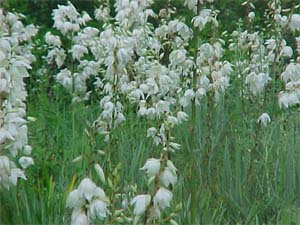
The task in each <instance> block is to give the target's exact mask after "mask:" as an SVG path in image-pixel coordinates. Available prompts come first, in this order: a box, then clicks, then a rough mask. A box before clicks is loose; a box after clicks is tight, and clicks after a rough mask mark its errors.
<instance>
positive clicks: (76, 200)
mask: <svg viewBox="0 0 300 225" xmlns="http://www.w3.org/2000/svg"><path fill="white" fill-rule="evenodd" d="M85 201H86V200H85V198H84V196H83V195H82V193H81V192H80V191H79V190H78V189H75V190H73V191H71V192H70V194H69V196H68V198H67V204H66V206H67V207H68V208H81V207H82V206H83V205H84V204H85Z"/></svg>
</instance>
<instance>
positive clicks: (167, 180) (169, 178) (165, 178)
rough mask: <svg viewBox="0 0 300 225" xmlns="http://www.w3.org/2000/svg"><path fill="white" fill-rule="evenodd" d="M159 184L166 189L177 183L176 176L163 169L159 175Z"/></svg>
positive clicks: (166, 168)
mask: <svg viewBox="0 0 300 225" xmlns="http://www.w3.org/2000/svg"><path fill="white" fill-rule="evenodd" d="M160 182H161V183H162V184H163V185H164V186H165V187H168V186H169V185H170V184H172V185H174V184H175V183H176V182H177V175H176V173H174V171H172V169H170V168H169V167H165V169H164V171H163V172H162V173H161V175H160Z"/></svg>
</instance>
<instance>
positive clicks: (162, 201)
mask: <svg viewBox="0 0 300 225" xmlns="http://www.w3.org/2000/svg"><path fill="white" fill-rule="evenodd" d="M172 197H173V194H172V192H171V191H169V190H168V189H166V188H163V187H162V188H160V189H159V190H158V191H157V192H156V194H155V196H154V198H153V202H154V205H157V206H158V207H159V208H161V209H165V208H167V207H170V202H171V200H172Z"/></svg>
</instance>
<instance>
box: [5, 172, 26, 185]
mask: <svg viewBox="0 0 300 225" xmlns="http://www.w3.org/2000/svg"><path fill="white" fill-rule="evenodd" d="M18 178H22V179H24V180H27V178H26V176H25V174H24V171H23V170H20V169H19V168H14V169H11V172H10V176H9V181H10V182H11V183H12V184H13V185H14V186H16V185H17V181H18Z"/></svg>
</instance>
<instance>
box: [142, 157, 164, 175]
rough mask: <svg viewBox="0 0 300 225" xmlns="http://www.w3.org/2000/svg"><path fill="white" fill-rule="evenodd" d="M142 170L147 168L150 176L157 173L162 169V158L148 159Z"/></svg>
mask: <svg viewBox="0 0 300 225" xmlns="http://www.w3.org/2000/svg"><path fill="white" fill-rule="evenodd" d="M141 170H146V173H147V175H148V176H149V177H152V176H155V175H157V174H158V173H159V170H160V160H159V159H155V158H151V159H148V160H147V162H146V163H145V165H144V166H143V167H142V168H141Z"/></svg>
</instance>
